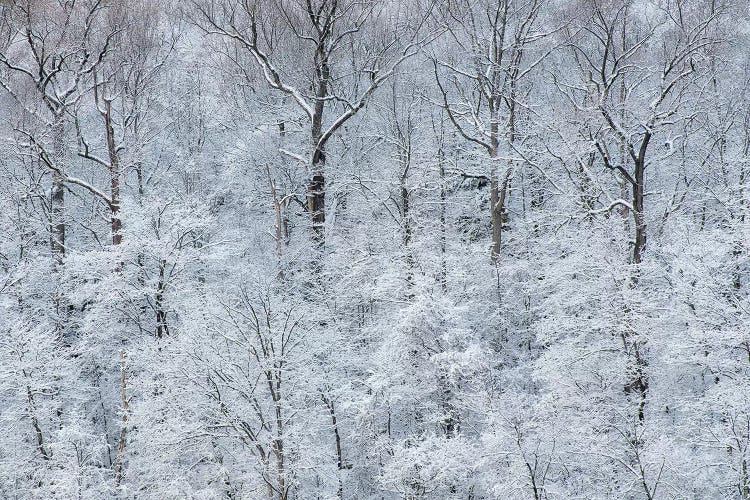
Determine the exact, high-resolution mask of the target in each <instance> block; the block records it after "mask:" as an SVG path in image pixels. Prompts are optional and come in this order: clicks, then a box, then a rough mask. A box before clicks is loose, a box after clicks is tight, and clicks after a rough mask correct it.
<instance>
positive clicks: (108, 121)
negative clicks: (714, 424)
mask: <svg viewBox="0 0 750 500" xmlns="http://www.w3.org/2000/svg"><path fill="white" fill-rule="evenodd" d="M104 110H105V111H104V125H105V128H106V132H107V151H108V153H109V177H110V198H111V199H110V201H111V204H110V210H111V215H110V224H111V227H112V244H113V245H115V246H116V245H119V244H120V243H121V242H122V233H121V230H122V219H120V159H119V156H118V154H117V147H116V145H115V130H114V127H112V103H111V101H109V100H106V99H105V100H104Z"/></svg>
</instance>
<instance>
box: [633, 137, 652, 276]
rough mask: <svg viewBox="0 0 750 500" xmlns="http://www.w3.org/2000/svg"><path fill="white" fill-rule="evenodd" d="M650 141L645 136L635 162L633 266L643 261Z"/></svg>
mask: <svg viewBox="0 0 750 500" xmlns="http://www.w3.org/2000/svg"><path fill="white" fill-rule="evenodd" d="M650 140H651V133H650V132H646V135H645V136H644V137H643V140H642V141H641V147H640V149H639V151H638V157H637V159H636V161H635V176H634V177H635V185H634V186H633V222H634V224H635V244H634V245H633V264H640V263H641V262H642V261H643V251H644V249H645V248H646V222H645V218H644V213H643V210H644V203H643V196H644V187H645V183H644V180H645V170H646V150H647V149H648V143H649V141H650Z"/></svg>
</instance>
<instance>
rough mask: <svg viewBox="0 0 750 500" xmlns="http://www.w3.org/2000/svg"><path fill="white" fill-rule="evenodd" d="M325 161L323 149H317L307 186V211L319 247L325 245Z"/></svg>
mask: <svg viewBox="0 0 750 500" xmlns="http://www.w3.org/2000/svg"><path fill="white" fill-rule="evenodd" d="M325 161H326V160H325V152H324V151H323V148H322V147H320V148H318V149H316V150H315V153H314V154H313V161H312V177H311V178H310V181H309V182H308V184H307V211H308V212H309V213H310V218H311V220H312V229H313V239H314V241H315V243H317V244H318V245H319V246H323V245H324V244H325V224H326V192H325Z"/></svg>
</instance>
